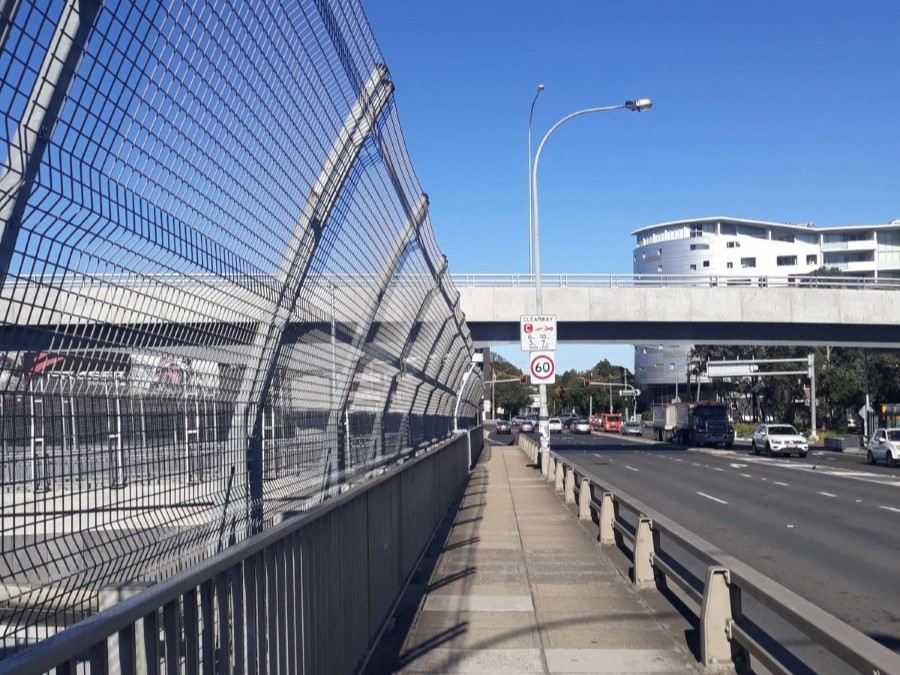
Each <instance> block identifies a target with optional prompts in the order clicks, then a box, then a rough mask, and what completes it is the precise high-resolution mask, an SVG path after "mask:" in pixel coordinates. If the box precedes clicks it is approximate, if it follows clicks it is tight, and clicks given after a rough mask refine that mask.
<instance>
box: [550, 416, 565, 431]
mask: <svg viewBox="0 0 900 675" xmlns="http://www.w3.org/2000/svg"><path fill="white" fill-rule="evenodd" d="M547 424H548V425H549V426H550V433H551V434H561V433H562V430H563V423H562V420H561V419H559V418H558V417H551V418H550V420H549V421H548V422H547Z"/></svg>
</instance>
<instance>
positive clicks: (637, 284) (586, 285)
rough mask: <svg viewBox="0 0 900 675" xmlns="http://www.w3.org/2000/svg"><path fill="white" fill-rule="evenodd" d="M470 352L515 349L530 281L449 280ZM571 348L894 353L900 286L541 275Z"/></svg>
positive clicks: (530, 303)
mask: <svg viewBox="0 0 900 675" xmlns="http://www.w3.org/2000/svg"><path fill="white" fill-rule="evenodd" d="M453 282H454V284H455V285H456V287H457V289H458V290H459V292H460V307H461V309H462V311H463V312H464V314H465V316H466V322H467V324H468V325H469V329H470V331H471V333H472V339H473V341H474V342H475V344H476V346H487V345H493V344H500V343H509V342H518V340H519V317H520V315H522V314H529V313H533V312H534V311H535V291H534V279H533V277H532V276H531V275H476V274H461V275H453ZM543 287H544V288H543V295H544V311H545V312H547V313H549V314H556V316H557V319H558V321H559V339H560V340H561V341H563V342H571V343H578V342H584V343H626V344H628V343H655V344H679V343H685V342H688V343H703V344H755V345H766V344H772V345H803V346H813V345H822V346H824V345H830V346H846V347H850V346H853V347H875V348H898V347H900V292H898V291H900V281H898V280H891V279H887V280H881V279H871V278H850V277H771V276H768V277H759V276H757V277H749V276H740V277H737V276H736V277H723V276H708V277H698V276H672V275H658V276H657V275H654V276H648V275H641V276H632V275H568V274H548V275H544V277H543Z"/></svg>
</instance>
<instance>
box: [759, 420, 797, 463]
mask: <svg viewBox="0 0 900 675" xmlns="http://www.w3.org/2000/svg"><path fill="white" fill-rule="evenodd" d="M750 447H751V448H752V450H753V454H754V455H758V454H759V453H760V452H765V453H766V454H767V455H798V456H799V457H806V455H807V454H809V441H807V440H806V438H805V437H804V436H802V435H801V434H800V433H799V432H798V431H797V430H796V429H795V428H794V427H792V426H791V425H790V424H760V425H759V426H758V427H756V431H754V432H753V441H752V442H751V445H750Z"/></svg>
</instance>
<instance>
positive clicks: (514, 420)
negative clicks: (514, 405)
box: [512, 415, 525, 427]
mask: <svg viewBox="0 0 900 675" xmlns="http://www.w3.org/2000/svg"><path fill="white" fill-rule="evenodd" d="M524 420H525V418H524V417H519V416H518V415H516V416H515V417H513V418H512V425H513V426H514V427H517V426H519V425H520V424H522V422H523V421H524Z"/></svg>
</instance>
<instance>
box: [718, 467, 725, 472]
mask: <svg viewBox="0 0 900 675" xmlns="http://www.w3.org/2000/svg"><path fill="white" fill-rule="evenodd" d="M724 470H725V469H720V468H719V467H716V471H724Z"/></svg>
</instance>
